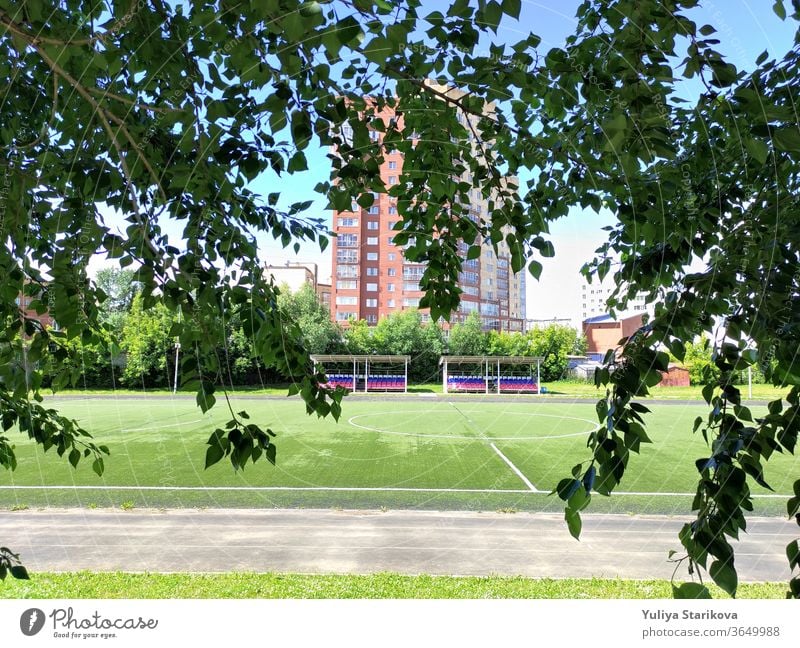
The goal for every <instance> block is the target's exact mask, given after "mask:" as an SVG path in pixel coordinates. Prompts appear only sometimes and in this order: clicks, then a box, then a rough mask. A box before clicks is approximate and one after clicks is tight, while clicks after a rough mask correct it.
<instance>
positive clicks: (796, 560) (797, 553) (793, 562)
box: [786, 540, 800, 569]
mask: <svg viewBox="0 0 800 648" xmlns="http://www.w3.org/2000/svg"><path fill="white" fill-rule="evenodd" d="M786 558H788V560H789V569H794V568H795V567H800V545H799V544H798V541H797V540H792V542H790V543H789V544H788V545H786Z"/></svg>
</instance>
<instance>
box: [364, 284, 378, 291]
mask: <svg viewBox="0 0 800 648" xmlns="http://www.w3.org/2000/svg"><path fill="white" fill-rule="evenodd" d="M367 292H378V284H376V283H368V284H367Z"/></svg>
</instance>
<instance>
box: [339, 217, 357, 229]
mask: <svg viewBox="0 0 800 648" xmlns="http://www.w3.org/2000/svg"><path fill="white" fill-rule="evenodd" d="M338 223H339V227H358V219H357V218H340V219H339V220H338Z"/></svg>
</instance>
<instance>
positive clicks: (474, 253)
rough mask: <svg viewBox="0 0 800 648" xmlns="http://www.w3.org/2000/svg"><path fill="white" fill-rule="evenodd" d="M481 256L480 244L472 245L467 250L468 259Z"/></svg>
mask: <svg viewBox="0 0 800 648" xmlns="http://www.w3.org/2000/svg"><path fill="white" fill-rule="evenodd" d="M480 256H481V246H480V245H471V246H470V247H469V250H467V261H471V260H472V259H479V258H480Z"/></svg>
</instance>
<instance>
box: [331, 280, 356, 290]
mask: <svg viewBox="0 0 800 648" xmlns="http://www.w3.org/2000/svg"><path fill="white" fill-rule="evenodd" d="M357 285H358V284H357V283H356V281H355V280H353V279H345V280H339V281H337V282H336V290H355V289H356V287H357Z"/></svg>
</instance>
